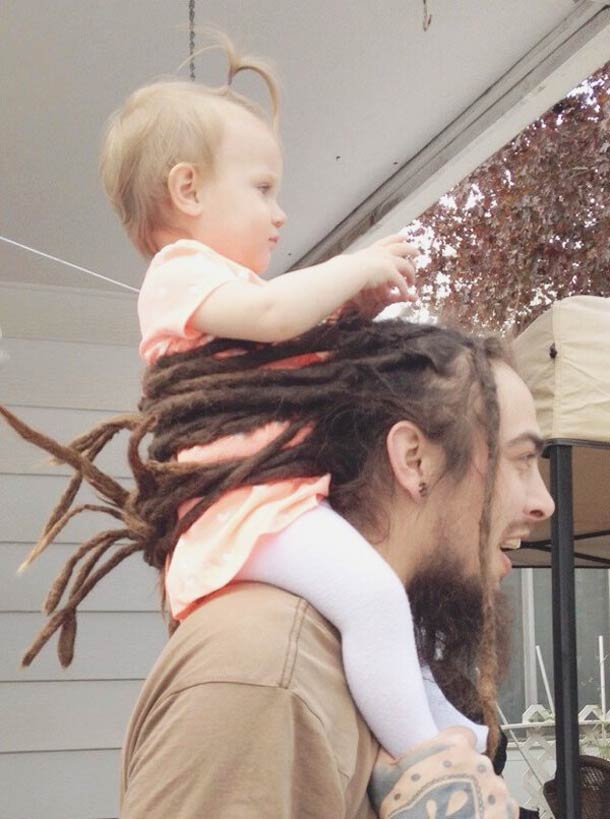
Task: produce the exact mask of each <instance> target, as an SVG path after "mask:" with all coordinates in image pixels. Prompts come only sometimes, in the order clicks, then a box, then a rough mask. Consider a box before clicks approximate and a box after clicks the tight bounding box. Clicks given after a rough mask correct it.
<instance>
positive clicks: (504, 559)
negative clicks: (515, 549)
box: [500, 552, 513, 580]
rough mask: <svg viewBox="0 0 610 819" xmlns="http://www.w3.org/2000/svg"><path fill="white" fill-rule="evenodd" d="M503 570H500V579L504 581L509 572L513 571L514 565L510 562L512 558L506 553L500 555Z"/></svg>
mask: <svg viewBox="0 0 610 819" xmlns="http://www.w3.org/2000/svg"><path fill="white" fill-rule="evenodd" d="M500 561H501V566H502V568H501V569H500V579H501V580H503V579H504V578H505V577H506V575H507V574H509V572H511V571H512V569H513V564H512V563H511V562H510V557H509V556H508V555H507V554H505V553H504V552H502V553H501V555H500Z"/></svg>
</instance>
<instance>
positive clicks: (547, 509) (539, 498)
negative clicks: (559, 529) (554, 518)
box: [528, 472, 555, 520]
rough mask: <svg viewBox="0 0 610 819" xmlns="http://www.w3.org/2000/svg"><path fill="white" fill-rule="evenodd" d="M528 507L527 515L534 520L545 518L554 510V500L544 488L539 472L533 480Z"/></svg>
mask: <svg viewBox="0 0 610 819" xmlns="http://www.w3.org/2000/svg"><path fill="white" fill-rule="evenodd" d="M529 507H530V508H529V510H528V511H529V515H530V517H532V518H534V519H535V520H546V519H547V518H550V517H551V515H552V514H553V512H554V511H555V501H554V500H553V498H552V497H551V494H550V492H549V490H548V489H547V488H546V484H545V482H544V481H543V480H542V475H541V474H540V472H537V475H536V478H535V480H534V486H533V487H532V493H531V496H530V504H529Z"/></svg>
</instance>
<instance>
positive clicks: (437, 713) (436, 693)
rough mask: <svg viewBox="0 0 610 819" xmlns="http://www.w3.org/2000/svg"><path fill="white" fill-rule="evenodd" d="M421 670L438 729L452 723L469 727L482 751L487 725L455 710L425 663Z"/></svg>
mask: <svg viewBox="0 0 610 819" xmlns="http://www.w3.org/2000/svg"><path fill="white" fill-rule="evenodd" d="M421 671H422V677H423V678H424V688H425V690H426V698H427V700H428V705H429V707H430V711H431V712H432V716H433V718H434V722H435V723H436V726H437V728H438V730H439V731H443V730H444V729H445V728H449V727H450V726H452V725H462V726H463V727H464V728H470V730H471V731H472V732H473V734H474V735H475V737H476V748H477V751H478V752H479V753H480V754H482V753H484V752H485V748H486V746H487V734H488V733H489V730H488V728H487V726H486V725H481V724H480V723H478V722H473V721H472V720H471V719H468V717H467V716H465V715H464V714H462V712H461V711H458V710H457V708H456V707H455V705H453V703H451V702H449V700H448V699H447V697H446V696H445V695H444V694H443V692H442V690H441V688H440V686H439V685H438V683H437V682H436V680H435V679H434V675H433V674H432V671H431V670H430V668H429V667H428V666H427V665H425V666H423V667H422V670H421Z"/></svg>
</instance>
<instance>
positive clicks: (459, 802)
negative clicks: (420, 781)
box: [387, 777, 485, 819]
mask: <svg viewBox="0 0 610 819" xmlns="http://www.w3.org/2000/svg"><path fill="white" fill-rule="evenodd" d="M392 798H393V799H395V800H396V807H395V808H391V809H390V810H389V812H388V814H387V819H483V817H484V816H485V805H484V802H483V795H482V794H481V791H480V789H479V787H478V784H477V782H476V781H475V780H474V779H472V778H465V777H447V778H444V779H439V780H437V781H436V782H431V783H429V784H427V785H426V787H425V788H422V789H421V790H420V791H418V792H417V793H416V794H410V795H409V797H408V802H405V801H404V800H403V795H402V794H401V792H400V790H398V791H397V792H396V793H394V794H393V795H392Z"/></svg>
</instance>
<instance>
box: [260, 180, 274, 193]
mask: <svg viewBox="0 0 610 819" xmlns="http://www.w3.org/2000/svg"><path fill="white" fill-rule="evenodd" d="M257 187H258V189H259V191H261V193H269V192H270V191H271V185H270V184H269V183H268V182H261V183H260V185H257Z"/></svg>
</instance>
